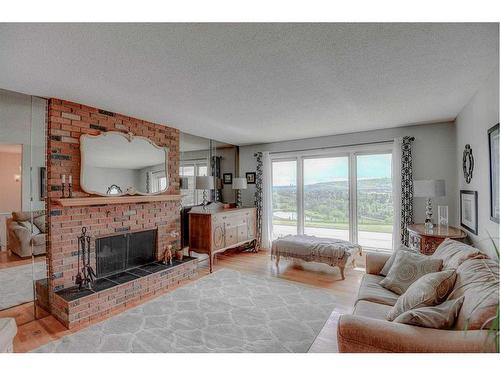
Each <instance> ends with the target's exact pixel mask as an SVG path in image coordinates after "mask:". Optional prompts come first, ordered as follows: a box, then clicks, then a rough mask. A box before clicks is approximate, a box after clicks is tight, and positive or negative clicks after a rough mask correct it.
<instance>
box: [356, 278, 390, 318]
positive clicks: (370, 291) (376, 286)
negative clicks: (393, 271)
mask: <svg viewBox="0 0 500 375" xmlns="http://www.w3.org/2000/svg"><path fill="white" fill-rule="evenodd" d="M383 279H384V277H383V276H378V275H370V274H365V275H364V276H363V279H362V280H361V285H360V287H359V291H358V297H357V298H356V301H370V302H375V303H380V304H383V305H388V306H394V304H395V303H396V301H397V300H398V297H399V296H398V295H397V294H396V293H394V292H391V291H390V290H387V289H385V288H384V287H383V286H381V285H380V281H382V280H383ZM384 319H385V317H384Z"/></svg>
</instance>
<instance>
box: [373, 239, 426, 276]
mask: <svg viewBox="0 0 500 375" xmlns="http://www.w3.org/2000/svg"><path fill="white" fill-rule="evenodd" d="M399 251H409V252H410V253H415V254H416V253H417V251H416V250H413V249H410V248H409V247H407V246H405V245H403V244H401V245H399V249H396V250H394V251H393V252H392V254H391V257H390V258H389V259H387V262H385V264H384V267H383V268H382V270H381V271H380V272H379V275H382V276H387V274H388V273H389V270H390V269H391V267H392V265H393V263H394V259H396V255H397V253H398V252H399Z"/></svg>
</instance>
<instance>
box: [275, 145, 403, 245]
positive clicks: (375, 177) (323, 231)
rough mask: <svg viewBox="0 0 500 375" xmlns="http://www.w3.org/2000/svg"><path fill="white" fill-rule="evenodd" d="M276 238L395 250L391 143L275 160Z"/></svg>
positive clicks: (290, 156) (295, 155)
mask: <svg viewBox="0 0 500 375" xmlns="http://www.w3.org/2000/svg"><path fill="white" fill-rule="evenodd" d="M272 184H273V185H272V208H273V220H272V225H273V231H272V233H273V239H276V238H279V237H283V236H286V235H289V234H306V235H312V236H317V237H327V238H338V239H342V240H347V241H351V242H354V243H358V244H360V245H361V246H363V247H364V248H376V249H382V250H384V249H392V226H393V202H392V153H391V152H390V151H389V150H388V149H387V145H377V146H375V147H372V148H371V150H368V151H367V149H366V148H361V149H350V150H344V151H343V152H338V153H335V154H327V153H321V152H316V154H313V155H308V154H307V153H297V154H292V155H290V154H288V157H287V158H279V159H278V158H276V159H273V160H272Z"/></svg>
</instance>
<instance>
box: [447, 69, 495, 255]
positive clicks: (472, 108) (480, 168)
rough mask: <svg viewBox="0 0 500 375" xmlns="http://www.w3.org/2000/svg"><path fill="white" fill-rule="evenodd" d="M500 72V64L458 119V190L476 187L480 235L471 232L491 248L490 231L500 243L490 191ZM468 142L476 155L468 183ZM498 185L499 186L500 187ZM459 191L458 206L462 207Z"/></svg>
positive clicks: (476, 240) (481, 244) (484, 246)
mask: <svg viewBox="0 0 500 375" xmlns="http://www.w3.org/2000/svg"><path fill="white" fill-rule="evenodd" d="M498 85H499V75H498V65H497V67H496V68H495V70H494V71H493V72H492V73H491V75H490V76H489V78H488V79H487V80H486V81H485V82H484V83H483V85H482V86H481V88H480V89H479V90H478V92H477V93H476V94H475V95H474V96H473V97H472V99H471V100H470V101H469V102H468V103H467V105H466V106H465V107H464V109H463V110H462V111H461V112H460V113H459V115H458V116H457V119H456V132H457V136H456V137H457V153H456V173H457V175H458V190H460V189H462V190H475V191H477V192H478V223H479V224H478V235H477V236H476V235H474V234H472V233H469V235H470V237H471V239H472V240H473V242H474V244H475V245H476V246H477V247H479V248H480V249H483V250H486V251H491V253H493V248H492V244H491V242H490V241H489V239H488V232H489V233H490V234H491V236H492V237H495V238H496V242H497V244H498V238H499V236H500V233H499V225H498V224H497V223H495V222H493V221H491V220H490V191H489V181H490V180H489V179H490V173H489V155H488V129H489V128H491V127H492V126H493V125H495V124H497V123H498V121H499V120H498V118H499V114H498V112H499V111H498V106H499V95H498ZM466 144H470V145H471V148H472V153H473V155H474V171H473V177H472V181H471V182H470V184H467V183H466V182H465V179H464V175H463V171H462V153H463V150H464V148H465V145H466ZM497 189H498V187H497ZM459 198H460V197H459V195H458V196H457V203H456V204H457V207H459V206H458V205H459Z"/></svg>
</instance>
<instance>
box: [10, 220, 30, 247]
mask: <svg viewBox="0 0 500 375" xmlns="http://www.w3.org/2000/svg"><path fill="white" fill-rule="evenodd" d="M11 228H12V231H13V232H14V234H15V235H16V238H17V240H18V241H19V242H20V243H21V245H22V246H30V243H31V237H33V235H32V233H31V232H30V230H29V229H27V228H25V227H23V226H22V225H17V224H14V225H12V227H11Z"/></svg>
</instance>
